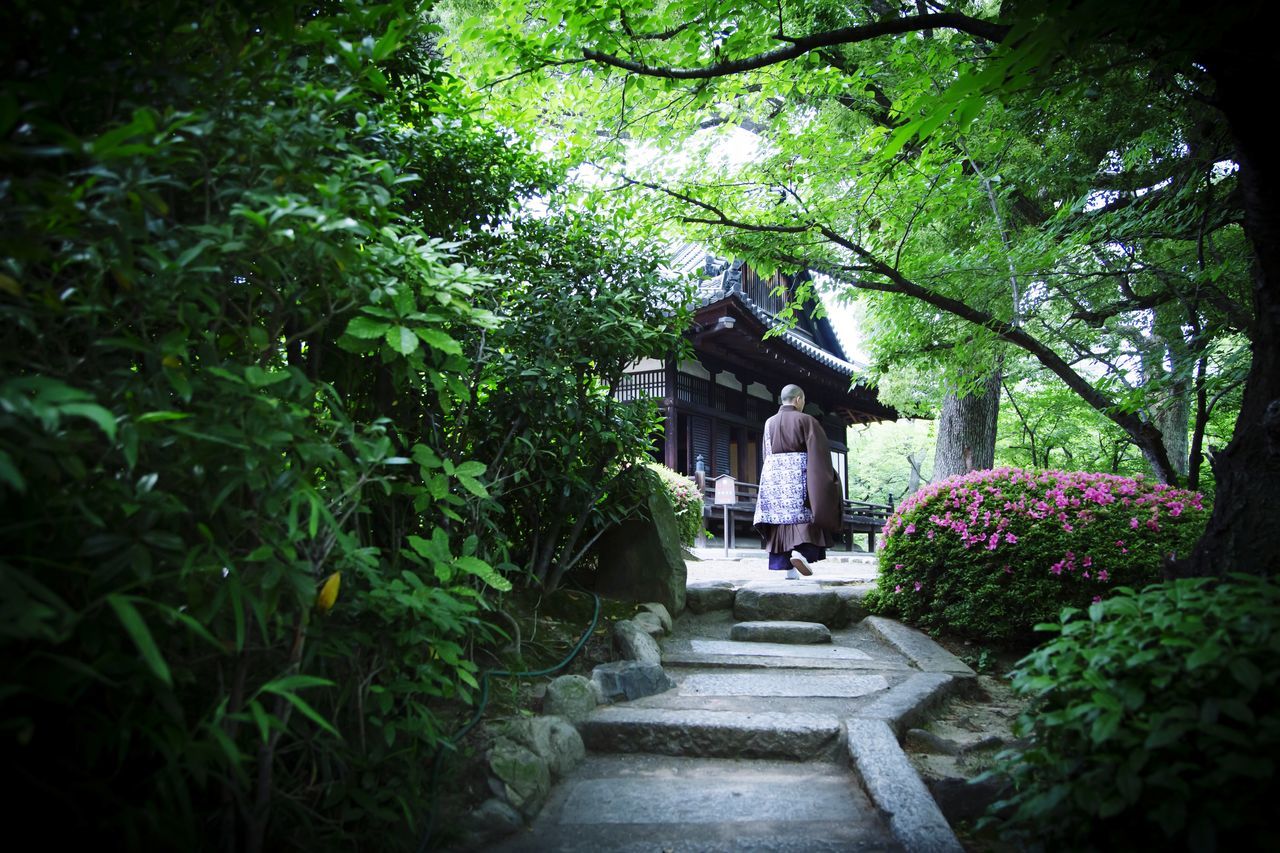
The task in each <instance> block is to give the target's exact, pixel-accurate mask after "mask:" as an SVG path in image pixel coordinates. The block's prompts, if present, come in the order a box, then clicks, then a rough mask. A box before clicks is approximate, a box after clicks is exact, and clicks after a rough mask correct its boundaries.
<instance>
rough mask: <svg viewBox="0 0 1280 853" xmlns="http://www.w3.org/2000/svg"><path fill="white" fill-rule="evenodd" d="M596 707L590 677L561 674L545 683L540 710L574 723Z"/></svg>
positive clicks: (594, 693)
mask: <svg viewBox="0 0 1280 853" xmlns="http://www.w3.org/2000/svg"><path fill="white" fill-rule="evenodd" d="M595 709H596V692H595V691H594V690H593V689H591V679H589V678H584V677H583V676H581V675H562V676H560V677H559V678H556V679H554V680H553V681H552V682H551V683H550V684H548V685H547V695H546V697H545V698H544V699H543V700H542V710H543V711H544V712H545V713H547V714H554V715H556V716H560V717H564V718H565V719H566V720H568V721H569V722H571V723H576V722H578V721H579V720H581V719H582V718H584V717H586V716H587V714H590V713H591V712H592V711H594V710H595Z"/></svg>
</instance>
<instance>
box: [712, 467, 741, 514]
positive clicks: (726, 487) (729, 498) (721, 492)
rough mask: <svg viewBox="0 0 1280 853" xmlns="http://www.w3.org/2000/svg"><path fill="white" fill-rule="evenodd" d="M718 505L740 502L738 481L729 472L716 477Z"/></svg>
mask: <svg viewBox="0 0 1280 853" xmlns="http://www.w3.org/2000/svg"><path fill="white" fill-rule="evenodd" d="M715 482H716V506H719V505H720V504H735V503H737V502H738V494H737V485H738V484H737V483H735V482H734V479H733V478H732V477H730V476H729V475H728V474H721V475H720V476H719V477H716V480H715Z"/></svg>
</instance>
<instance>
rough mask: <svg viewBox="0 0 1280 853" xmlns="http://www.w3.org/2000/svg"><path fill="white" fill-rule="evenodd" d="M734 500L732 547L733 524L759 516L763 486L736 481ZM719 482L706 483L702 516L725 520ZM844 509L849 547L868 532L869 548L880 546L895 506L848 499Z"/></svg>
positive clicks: (843, 533) (703, 489)
mask: <svg viewBox="0 0 1280 853" xmlns="http://www.w3.org/2000/svg"><path fill="white" fill-rule="evenodd" d="M733 492H734V494H733V498H734V502H733V503H732V504H729V527H730V529H729V530H728V531H726V532H725V535H727V536H729V537H730V540H729V544H730V547H732V545H733V539H732V536H733V526H734V525H735V524H736V523H737V522H740V521H743V520H744V519H745V520H746V521H747V522H748V523H750V521H751V519H752V518H753V517H754V516H755V512H756V501H757V500H758V499H759V497H760V486H759V485H758V484H756V483H742V482H735V483H734V484H733ZM715 501H716V487H715V483H714V482H713V481H711V480H707V481H706V483H705V484H704V485H703V487H702V516H703V518H705V519H714V520H717V521H722V520H723V519H724V505H723V504H717V503H716V502H715ZM842 503H843V507H842V511H841V514H840V516H841V518H840V520H841V526H842V527H843V530H842V531H841V535H842V536H843V535H846V534H847V535H848V537H849V538H848V539H847V540H846V543H845V545H846V549H847V550H850V551H851V550H853V534H855V533H865V534H867V545H868V550H869V551H875V549H876V534H877V533H879V532H880V531H881V530H884V525H885V522H887V521H888V520H889V516H890V515H892V514H893V507H892V506H890V505H888V504H873V503H867V502H866V501H855V500H849V499H847V498H846V499H845V500H844V501H843V502H842Z"/></svg>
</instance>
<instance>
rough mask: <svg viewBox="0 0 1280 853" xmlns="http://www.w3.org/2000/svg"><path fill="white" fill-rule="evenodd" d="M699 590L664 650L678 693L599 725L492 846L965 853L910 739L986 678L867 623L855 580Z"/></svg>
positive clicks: (904, 633) (912, 637) (584, 728)
mask: <svg viewBox="0 0 1280 853" xmlns="http://www.w3.org/2000/svg"><path fill="white" fill-rule="evenodd" d="M688 593H689V594H688V608H689V609H688V610H687V611H686V613H685V614H683V615H682V616H681V617H680V618H679V619H678V620H676V621H675V623H674V624H673V626H672V630H671V632H670V633H669V634H668V635H667V636H665V637H664V638H663V639H662V641H661V664H662V668H663V670H664V671H665V673H666V676H667V677H668V678H669V679H670V681H668V682H666V683H672V682H673V683H674V685H675V686H674V687H673V688H671V689H667V690H665V691H663V692H659V693H655V694H653V695H648V696H643V697H640V698H635V699H633V700H632V701H628V702H620V703H617V704H612V705H604V706H601V707H599V708H597V709H596V710H595V711H594V712H592V713H590V714H589V715H588V716H587V717H586V718H585V719H584V720H582V721H581V722H580V723H579V724H578V730H579V732H580V733H581V735H582V739H583V741H584V743H585V744H586V746H587V748H588V751H589V752H588V756H587V759H586V761H585V762H584V763H583V764H582V765H581V766H579V767H578V769H577V770H575V771H574V772H573V773H571V774H570V775H569V776H567V777H566V778H565V779H564V780H562V781H561V783H560V784H559V785H558V786H557V787H556V788H555V789H554V790H553V792H552V794H551V796H550V798H549V800H548V802H547V804H546V806H545V807H544V808H543V810H542V812H541V814H540V815H539V816H538V818H537V819H536V820H535V822H534V823H533V825H532V826H531V827H530V828H529V829H528V830H527V831H525V832H522V833H520V834H518V835H516V836H514V837H512V838H509V839H507V840H506V841H505V842H504V843H502V844H501V845H499V846H497V847H495V848H493V849H496V850H501V851H565V853H571V851H591V853H602V851H615V850H616V851H633V850H634V851H719V850H724V851H730V850H733V851H738V850H749V851H862V850H868V851H869V850H906V851H910V853H916V851H948V853H950V851H958V850H960V849H961V848H960V845H959V843H958V842H957V841H956V838H955V836H954V834H953V833H952V832H951V829H950V827H949V826H948V825H947V823H946V821H945V819H944V818H943V817H942V814H941V813H940V812H939V811H938V809H937V806H936V805H935V804H934V802H933V800H932V798H931V797H930V796H929V794H928V791H927V789H926V788H925V787H924V784H923V783H922V782H921V781H920V779H919V777H918V776H917V775H916V773H915V771H914V770H913V769H912V768H911V766H910V764H909V763H908V761H907V759H906V756H905V755H904V753H903V752H902V750H901V748H900V747H899V738H900V737H901V736H902V734H904V733H905V731H906V729H907V728H909V727H910V726H912V725H914V724H915V723H916V722H917V721H918V720H919V719H920V718H921V717H922V716H923V715H924V714H925V713H926V712H927V711H928V709H929V707H930V706H931V705H932V704H933V703H936V702H937V701H939V700H940V699H942V698H944V697H945V696H947V695H948V694H949V693H951V692H952V691H956V690H962V689H964V687H965V685H966V684H968V683H971V679H972V678H973V672H972V670H970V669H969V668H968V667H967V666H965V664H964V663H962V662H961V661H959V660H958V659H956V658H955V657H954V656H952V655H950V654H949V653H948V652H946V651H945V650H943V649H942V648H941V647H939V646H937V644H935V643H933V641H932V640H930V639H929V638H928V637H925V636H924V635H923V634H920V633H918V632H916V631H914V630H911V629H909V628H906V627H905V626H902V625H900V624H898V623H896V622H892V621H891V620H886V619H879V618H877V617H867V616H866V615H865V612H864V611H863V610H862V608H861V605H860V598H859V590H858V588H856V587H852V586H831V585H825V586H824V585H823V584H821V583H820V582H816V581H811V580H806V581H789V582H783V583H748V584H745V585H742V586H735V585H733V584H731V583H728V582H725V581H716V582H709V583H705V584H692V585H690V587H689V590H688ZM625 630H629V629H624V631H625ZM664 686H665V685H664Z"/></svg>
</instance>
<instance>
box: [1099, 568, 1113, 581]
mask: <svg viewBox="0 0 1280 853" xmlns="http://www.w3.org/2000/svg"><path fill="white" fill-rule="evenodd" d="M1110 578H1111V576H1110V575H1109V574H1107V570H1106V569H1100V570H1099V571H1098V580H1100V581H1102V582H1103V583H1105V582H1106V581H1107V580H1109V579H1110Z"/></svg>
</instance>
